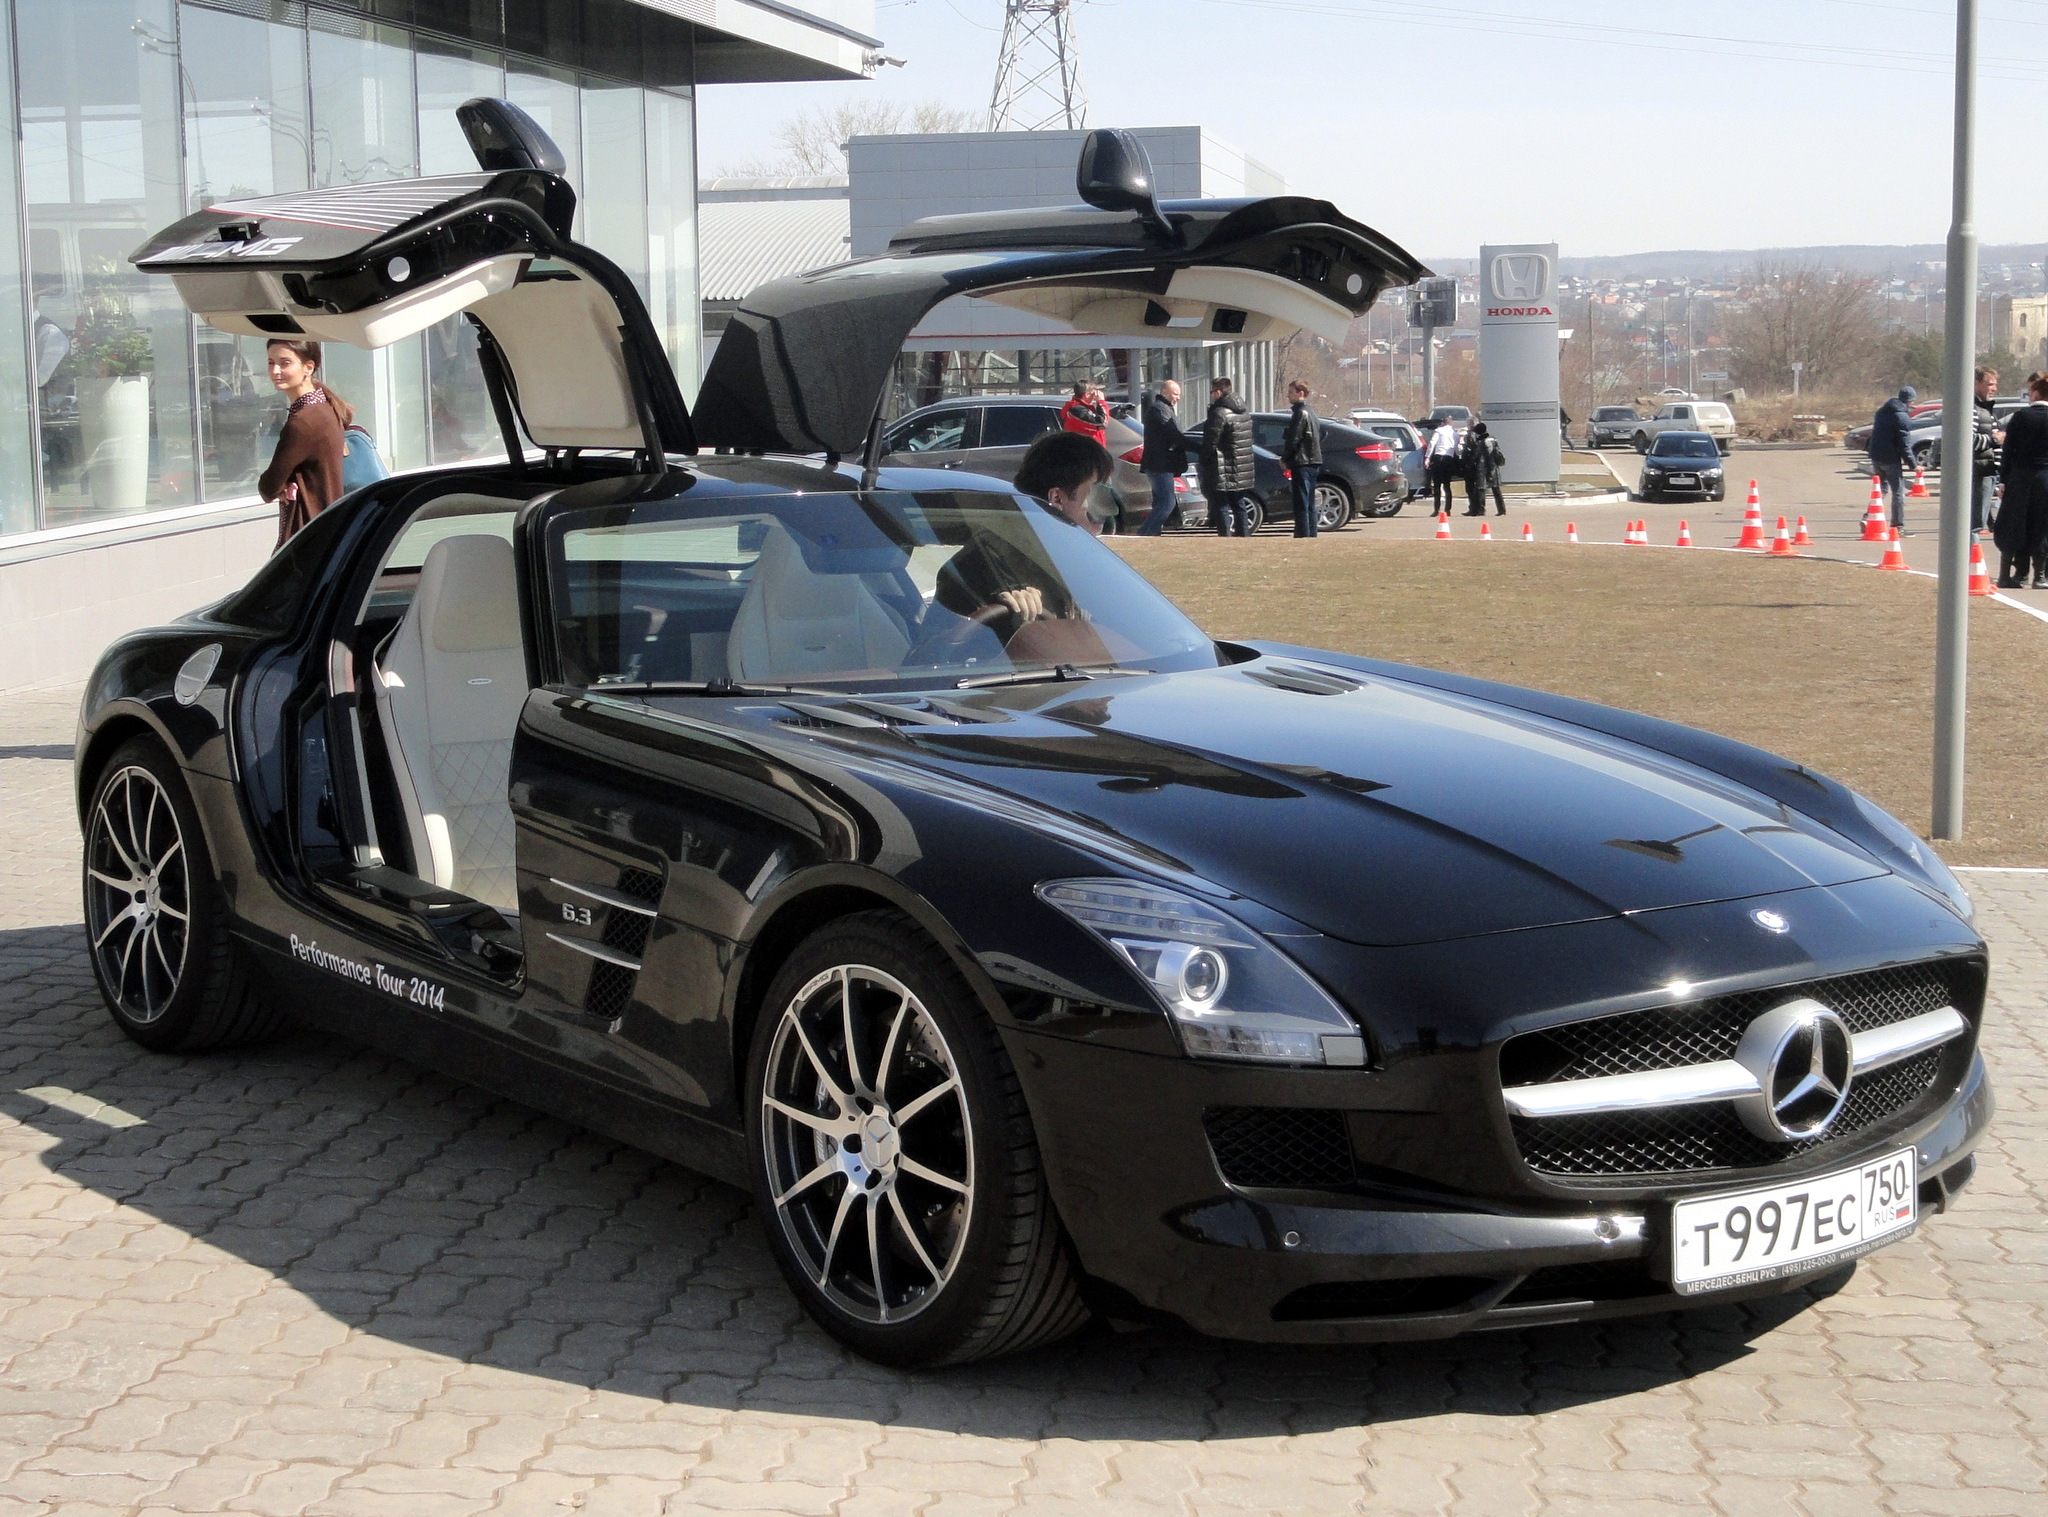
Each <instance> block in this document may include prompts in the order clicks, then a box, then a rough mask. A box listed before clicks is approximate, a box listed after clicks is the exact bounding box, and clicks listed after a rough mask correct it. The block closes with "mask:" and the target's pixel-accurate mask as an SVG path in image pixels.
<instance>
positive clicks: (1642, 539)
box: [1628, 517, 1650, 548]
mask: <svg viewBox="0 0 2048 1517" xmlns="http://www.w3.org/2000/svg"><path fill="white" fill-rule="evenodd" d="M1628 540H1629V541H1630V542H1631V543H1633V544H1635V545H1636V546H1637V547H1638V548H1647V547H1649V546H1650V523H1649V519H1648V518H1647V517H1646V518H1644V519H1643V520H1642V521H1639V522H1637V523H1636V524H1635V528H1634V530H1632V531H1631V532H1630V533H1629V535H1628Z"/></svg>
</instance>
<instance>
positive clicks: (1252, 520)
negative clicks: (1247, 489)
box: [1237, 495, 1266, 537]
mask: <svg viewBox="0 0 2048 1517" xmlns="http://www.w3.org/2000/svg"><path fill="white" fill-rule="evenodd" d="M1237 509H1238V520H1239V521H1240V522H1242V523H1243V524H1244V535H1245V536H1246V537H1250V536H1252V535H1253V534H1254V533H1255V532H1257V531H1258V530H1259V528H1261V527H1263V526H1265V524H1266V503H1265V502H1264V501H1262V500H1260V499H1259V498H1258V496H1256V495H1244V496H1240V497H1239V498H1238V502H1237Z"/></svg>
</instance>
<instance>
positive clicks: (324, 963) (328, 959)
mask: <svg viewBox="0 0 2048 1517" xmlns="http://www.w3.org/2000/svg"><path fill="white" fill-rule="evenodd" d="M292 955H293V957H294V958H296V959H298V960H299V961H300V962H301V963H304V964H311V965H312V966H313V967H314V968H315V969H324V970H326V971H327V972H328V973H329V974H338V975H340V976H341V977H342V978H343V979H344V980H354V981H355V982H356V983H357V984H358V985H367V986H369V987H370V988H371V989H372V990H381V991H383V992H384V994H386V995H387V996H396V997H398V999H399V1000H401V1001H409V1002H411V1003H412V1004H413V1005H415V1006H425V1007H429V1008H431V1009H432V1010H434V1011H440V1010H442V1009H443V1007H442V1001H443V999H444V998H445V997H446V996H447V994H448V987H447V986H445V985H436V984H435V983H434V982H433V981H432V980H423V979H421V978H420V977H419V976H418V975H416V974H394V973H393V972H392V971H391V970H389V969H386V968H385V967H384V966H383V965H382V964H375V963H371V964H366V963H364V962H363V961H362V960H361V959H350V958H344V957H343V956H342V955H340V954H338V953H329V952H328V951H327V950H326V949H324V948H322V947H321V946H320V945H319V944H318V943H307V942H302V941H301V940H300V938H299V935H298V934H297V933H296V932H295V933H293V934H292Z"/></svg>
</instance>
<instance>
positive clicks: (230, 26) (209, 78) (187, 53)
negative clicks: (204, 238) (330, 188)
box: [178, 5, 311, 500]
mask: <svg viewBox="0 0 2048 1517" xmlns="http://www.w3.org/2000/svg"><path fill="white" fill-rule="evenodd" d="M178 56H179V58H180V59H181V60H182V61H183V63H184V85H185V90H184V99H185V185H186V195H187V198H188V202H189V204H190V205H191V206H192V207H193V208H194V209H198V208H200V207H203V206H208V205H215V204H218V203H219V202H221V201H223V200H239V199H245V198H248V197H252V196H257V195H278V194H282V193H284V192H285V191H287V190H302V189H304V188H306V184H307V175H308V172H309V170H310V167H311V164H310V155H309V146H310V145H309V143H308V141H307V116H308V110H307V87H306V33H305V30H304V28H303V27H300V26H283V25H278V24H275V23H273V22H268V21H259V20H255V19H253V18H250V17H247V16H235V15H228V14H225V13H223V12H221V11H214V10H205V9H202V8H201V7H199V6H194V5H186V6H181V7H179V13H178ZM194 336H195V343H194V351H195V357H196V360H197V368H198V398H199V463H200V472H201V480H200V488H201V493H202V494H203V496H204V497H205V498H206V499H208V500H228V499H232V498H233V497H235V496H238V495H249V494H252V493H254V491H255V489H256V476H257V475H259V474H261V473H262V472H263V467H264V465H265V464H267V463H269V461H270V455H271V452H272V451H273V450H274V449H275V448H276V446H277V435H278V431H279V429H280V428H281V427H283V425H284V410H285V408H284V402H283V400H282V398H281V397H280V396H279V395H278V393H277V391H276V390H275V389H273V388H272V387H271V384H270V378H269V375H268V373H267V372H266V371H265V367H264V352H263V343H262V342H261V341H260V340H259V339H257V338H254V337H235V336H231V335H229V334H228V333H226V332H220V331H216V330H214V328H212V327H210V326H207V325H206V324H205V323H204V322H198V323H195V324H194Z"/></svg>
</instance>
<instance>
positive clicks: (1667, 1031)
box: [1501, 963, 1975, 1177]
mask: <svg viewBox="0 0 2048 1517" xmlns="http://www.w3.org/2000/svg"><path fill="white" fill-rule="evenodd" d="M1966 972H1967V971H1966V970H1964V969H1963V968H1962V967H1961V966H1956V965H1951V964H1947V963H1926V964H1910V965H1905V966H1902V967H1899V968H1895V969H1877V970H1869V971H1866V972H1864V973H1861V974H1852V975H1841V976H1837V977H1835V978H1833V979H1824V980H1809V981H1805V982H1803V983H1799V984H1793V985H1774V986H1772V987H1770V988H1769V989H1765V990H1752V991H1743V992H1740V993H1738V994H1735V995H1727V996H1717V997H1714V998H1713V999H1711V1000H1705V1001H1697V1002H1694V1003H1692V1004H1690V1005H1686V1006H1674V1007H1660V1008H1657V1009H1655V1010H1648V1011H1632V1012H1622V1013H1619V1014H1617V1015H1614V1016H1607V1017H1595V1018H1593V1019H1591V1020H1589V1021H1584V1022H1573V1023H1569V1024H1567V1025H1565V1026H1562V1027H1553V1028H1546V1029H1545V1030H1543V1031H1541V1032H1533V1033H1524V1034H1522V1035H1521V1036H1519V1037H1515V1038H1510V1039H1509V1040H1508V1041H1507V1043H1506V1044H1505V1045H1503V1047H1502V1049H1501V1083H1502V1084H1503V1085H1504V1086H1517V1085H1547V1084H1553V1083H1556V1082H1558V1081H1563V1080H1589V1079H1595V1078H1598V1077H1599V1076H1602V1075H1618V1074H1635V1073H1638V1072H1641V1071H1644V1070H1653V1069H1672V1068H1677V1067H1680V1066H1683V1065H1688V1064H1708V1063H1712V1062H1714V1061H1716V1060H1720V1059H1730V1058H1733V1057H1734V1055H1735V1049H1736V1046H1737V1045H1738V1044H1739V1043H1740V1042H1741V1041H1742V1035H1743V1033H1744V1032H1745V1031H1746V1030H1747V1029H1748V1027H1749V1024H1750V1023H1751V1022H1752V1021H1754V1020H1755V1019H1756V1018H1757V1017H1758V1016H1760V1015H1762V1014H1763V1013H1764V1012H1766V1011H1768V1010H1770V1009H1771V1008H1772V1007H1774V1006H1779V1005H1782V1004H1784V1003H1785V1002H1786V1001H1788V1000H1792V999H1794V998H1795V997H1799V996H1811V997H1813V998H1814V999H1816V1000H1818V1001H1820V1002H1821V1003H1822V1004H1824V1005H1827V1006H1829V1007H1832V1008H1833V1009H1834V1010H1835V1012H1836V1014H1837V1015H1839V1016H1840V1017H1841V1018H1842V1020H1843V1022H1845V1023H1846V1024H1847V1025H1848V1028H1849V1030H1850V1032H1852V1033H1857V1032H1865V1031H1868V1030H1870V1029H1872V1028H1877V1027H1888V1026H1891V1025H1892V1024H1894V1023H1896V1022H1903V1021H1905V1020H1906V1019H1907V1018H1909V1017H1916V1016H1920V1015H1922V1014H1924V1013H1926V1012H1930V1011H1938V1010H1940V1009H1941V1008H1942V1007H1944V1006H1956V1007H1959V1008H1962V1009H1963V1010H1964V1011H1965V1012H1966V1014H1967V1013H1968V1012H1969V1011H1970V1010H1971V1009H1972V1008H1973V1007H1974V1004H1975V998H1974V995H1972V994H1971V993H1969V991H1968V989H1967V987H1965V985H1964V984H1963V983H1962V977H1963V975H1964V974H1965V973H1966ZM1942 1057H1943V1050H1941V1049H1934V1050H1931V1051H1929V1052H1927V1053H1923V1054H1919V1055H1916V1056H1915V1057H1913V1058H1911V1059H1907V1060H1904V1061H1902V1062H1900V1063H1898V1064H1894V1065H1892V1066H1890V1067H1889V1068H1886V1069H1881V1070H1878V1071H1876V1072H1875V1073H1872V1074H1869V1075H1865V1076H1863V1077H1862V1078H1861V1079H1859V1080H1857V1081H1856V1082H1855V1084H1853V1085H1852V1086H1851V1087H1850V1089H1849V1099H1848V1101H1847V1102H1846V1103H1845V1104H1844V1106H1843V1108H1842V1111H1841V1114H1840V1115H1839V1116H1838V1117H1836V1118H1835V1121H1834V1123H1833V1125H1831V1126H1830V1127H1829V1129H1828V1131H1827V1132H1826V1133H1825V1134H1823V1135H1822V1136H1820V1137H1818V1138H1810V1139H1807V1140H1805V1141H1803V1142H1793V1143H1775V1142H1772V1141H1770V1140H1768V1139H1765V1138H1759V1137H1757V1136H1756V1135H1755V1134H1754V1133H1752V1132H1750V1130H1749V1129H1748V1128H1746V1127H1744V1126H1743V1125H1742V1120H1741V1118H1739V1117H1738V1116H1737V1115H1736V1113H1735V1109H1734V1107H1733V1106H1732V1105H1730V1104H1729V1103H1726V1102H1713V1103H1705V1104H1701V1105H1695V1106H1669V1107H1662V1108H1658V1109H1655V1110H1645V1111H1627V1112H1602V1113H1598V1114H1595V1115H1591V1116H1583V1117H1542V1118H1532V1117H1513V1118H1511V1119H1510V1125H1511V1126H1512V1128H1513V1130H1514V1136H1515V1143H1516V1146H1517V1147H1518V1148H1519V1149H1520V1150H1521V1154H1522V1158H1523V1159H1524V1160H1525V1161H1526V1162H1527V1163H1528V1165H1529V1167H1530V1168H1531V1169H1535V1170H1538V1171H1541V1172H1542V1173H1545V1174H1553V1175H1568V1176H1572V1177H1620V1176H1628V1175H1654V1174H1684V1173H1689V1172H1696V1171H1701V1170H1717V1169H1758V1168H1764V1167H1767V1166H1770V1165H1775V1164H1781V1163H1784V1162H1785V1161H1787V1160H1790V1159H1796V1158H1799V1157H1801V1156H1802V1155H1805V1154H1810V1153H1812V1152H1813V1151H1815V1150H1816V1149H1820V1148H1825V1147H1827V1146H1829V1145H1831V1144H1837V1143H1841V1142H1843V1141H1845V1140H1847V1139H1850V1138H1854V1137H1856V1136H1857V1135H1858V1134H1860V1133H1863V1132H1866V1131H1868V1130H1869V1129H1871V1128H1874V1127H1877V1126H1879V1125H1881V1124H1883V1123H1885V1122H1888V1121H1890V1120H1892V1119H1894V1118H1897V1117H1901V1116H1904V1115H1905V1114H1906V1113H1907V1112H1909V1111H1910V1110H1911V1109H1912V1108H1913V1107H1915V1106H1917V1105H1920V1104H1922V1103H1923V1102H1924V1101H1925V1100H1926V1098H1927V1097H1928V1095H1929V1094H1930V1092H1931V1091H1932V1090H1933V1088H1934V1085H1935V1081H1936V1080H1937V1078H1938V1077H1939V1075H1940V1070H1941V1063H1942Z"/></svg>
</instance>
